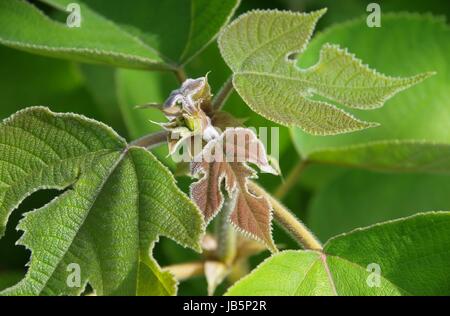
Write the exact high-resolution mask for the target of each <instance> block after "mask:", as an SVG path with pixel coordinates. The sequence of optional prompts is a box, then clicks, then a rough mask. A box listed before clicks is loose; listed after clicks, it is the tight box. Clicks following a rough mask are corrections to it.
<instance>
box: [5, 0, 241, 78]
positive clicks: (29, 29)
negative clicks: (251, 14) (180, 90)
mask: <svg viewBox="0 0 450 316" xmlns="http://www.w3.org/2000/svg"><path fill="white" fill-rule="evenodd" d="M40 1H41V2H43V3H45V4H48V5H50V6H51V7H53V8H54V9H56V10H57V11H58V13H59V14H63V15H69V12H66V8H67V6H68V5H69V4H70V3H72V2H73V1H71V0H40ZM77 4H79V5H80V14H81V26H80V27H73V28H69V27H68V26H67V25H66V24H65V23H62V22H58V21H56V20H52V19H50V18H49V17H47V16H45V15H44V14H43V13H42V12H40V11H39V10H38V9H37V8H36V7H34V6H33V5H32V4H29V3H27V2H25V1H19V0H5V1H2V2H1V4H0V43H2V44H4V45H7V46H10V47H14V48H18V49H22V50H25V51H28V52H32V53H37V54H43V55H47V56H52V57H58V58H66V59H71V60H75V61H80V62H89V63H102V64H108V65H114V66H119V67H127V68H139V69H155V70H164V69H166V70H167V69H174V68H175V67H176V66H177V65H178V64H183V63H186V62H188V61H189V60H190V59H191V58H192V57H193V56H194V55H195V54H197V53H198V52H199V51H201V50H202V49H204V48H205V47H206V46H207V45H208V44H209V43H210V42H211V41H212V40H213V39H214V37H215V36H216V34H217V33H218V32H219V30H220V29H221V27H222V26H223V25H225V24H226V23H227V22H228V20H229V18H230V16H231V15H232V13H233V12H234V10H235V9H236V7H237V6H238V4H239V1H238V0H230V1H218V0H209V1H206V0H191V1H183V2H182V3H180V2H179V1H174V0H171V1H164V3H162V2H161V1H157V0H152V1H141V0H139V1H135V2H134V3H133V5H132V6H129V7H126V8H125V7H124V3H123V1H116V0H114V1H111V0H109V1H95V2H91V3H89V2H86V1H85V2H84V3H83V2H80V1H78V2H77ZM168 21H169V23H168ZM170 21H171V22H170ZM180 21H181V22H180ZM36 25H39V27H35V26H36ZM18 28H19V29H21V30H22V31H21V32H18V31H17V30H18ZM177 33H179V35H178V34H177ZM49 34H51V36H49ZM173 34H177V36H176V37H174V36H173Z"/></svg>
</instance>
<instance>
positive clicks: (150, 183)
mask: <svg viewBox="0 0 450 316" xmlns="http://www.w3.org/2000/svg"><path fill="white" fill-rule="evenodd" d="M0 147H1V150H0V155H1V156H0V234H3V232H4V229H5V226H6V223H7V220H8V217H9V215H10V213H11V212H12V211H13V210H14V209H15V208H16V207H17V205H18V204H19V203H20V202H21V201H23V199H24V198H25V197H26V196H28V195H29V194H31V193H33V192H35V191H37V190H39V189H43V188H54V189H59V190H64V192H63V193H62V194H61V195H60V196H58V197H57V198H56V199H54V200H53V201H51V202H50V203H49V204H47V205H45V206H43V207H42V208H40V209H38V210H34V211H32V212H28V213H27V214H26V215H25V218H24V219H23V220H22V221H21V222H20V224H19V226H18V228H19V229H20V230H22V231H23V232H24V233H23V235H22V237H21V239H20V240H19V244H21V245H23V246H25V247H27V248H28V249H30V250H31V252H32V255H31V260H30V263H29V268H28V272H27V275H26V277H25V278H24V279H23V280H22V281H21V282H19V283H18V284H16V285H15V286H13V287H11V288H9V289H6V290H4V291H3V292H1V294H3V295H75V294H80V293H82V292H83V290H84V288H85V286H86V284H87V283H89V284H90V285H91V286H92V287H93V289H94V290H95V292H96V293H97V294H98V295H150V294H151V295H155V294H159V295H172V294H174V293H175V290H176V282H175V281H174V279H173V277H172V276H171V275H170V274H168V272H164V271H161V268H159V266H158V265H157V263H156V262H155V261H154V259H153V258H152V257H151V256H150V252H151V249H152V248H153V245H154V243H155V242H156V241H157V240H158V236H160V235H162V236H167V237H169V238H171V239H174V240H175V241H177V242H178V243H180V244H181V245H183V246H186V247H190V248H193V249H196V250H200V246H199V239H200V237H201V234H202V232H203V222H202V219H201V215H200V214H199V212H198V209H197V208H196V207H195V205H194V204H193V203H192V202H190V200H189V199H188V198H187V197H186V196H185V195H184V194H183V193H182V192H181V191H180V190H179V189H178V188H177V186H176V185H175V181H174V179H173V177H172V176H171V174H170V173H169V171H168V170H167V169H166V168H165V167H164V166H163V165H162V164H161V163H160V162H159V161H158V160H157V159H156V158H155V157H154V156H153V155H152V154H151V153H150V152H148V151H146V150H144V149H143V148H138V147H133V146H128V145H127V144H126V143H125V141H124V140H123V139H122V138H121V137H120V136H118V135H117V134H116V133H115V132H114V131H113V130H112V129H110V128H109V127H107V126H105V125H103V124H101V123H98V122H96V121H93V120H89V119H86V118H84V117H82V116H78V115H75V114H55V113H52V112H50V111H49V110H48V109H46V108H43V107H32V108H28V109H25V110H23V111H20V112H18V113H17V114H15V115H13V116H12V117H10V118H9V119H6V120H5V121H4V122H3V123H2V124H1V125H0ZM48 245H52V247H48ZM71 264H77V265H79V267H80V269H81V286H79V287H78V286H76V287H71V286H70V285H69V283H67V282H66V281H67V279H68V277H69V276H70V273H71V271H70V269H68V267H69V266H70V265H71Z"/></svg>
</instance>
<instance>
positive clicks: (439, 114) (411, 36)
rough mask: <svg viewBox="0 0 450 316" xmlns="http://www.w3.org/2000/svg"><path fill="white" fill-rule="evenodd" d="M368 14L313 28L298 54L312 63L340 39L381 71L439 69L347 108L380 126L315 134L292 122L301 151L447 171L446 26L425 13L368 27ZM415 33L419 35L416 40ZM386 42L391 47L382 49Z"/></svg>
mask: <svg viewBox="0 0 450 316" xmlns="http://www.w3.org/2000/svg"><path fill="white" fill-rule="evenodd" d="M365 23H366V20H365V18H358V19H356V20H354V21H350V22H348V23H345V24H342V25H339V26H334V27H331V28H329V29H327V30H325V31H324V32H323V33H321V34H320V35H318V36H316V37H315V38H314V39H313V40H312V41H311V43H310V45H309V47H308V49H307V50H306V51H305V54H304V55H303V58H302V59H301V60H299V64H300V65H301V67H310V66H312V65H314V63H315V59H316V56H317V54H318V53H319V51H320V50H321V48H322V47H323V45H324V44H325V43H332V44H333V45H342V46H345V47H348V49H349V50H351V51H352V52H354V53H355V54H357V56H360V57H361V58H363V60H364V61H366V62H368V63H370V65H373V66H374V67H376V68H377V69H379V70H381V71H383V72H386V73H396V74H400V75H404V76H406V75H409V74H411V73H412V72H413V71H414V72H427V71H436V72H437V74H436V75H435V76H433V77H431V78H429V79H427V80H426V81H424V82H423V83H421V84H420V85H417V86H416V87H414V88H413V89H409V90H408V91H404V92H402V93H401V94H399V95H398V96H396V97H395V98H393V99H392V100H391V101H389V106H385V107H383V108H380V109H375V110H373V111H367V112H361V111H350V112H351V113H353V114H357V115H358V116H361V117H362V118H363V119H364V120H369V121H377V122H380V123H381V126H380V127H379V128H376V129H367V130H364V131H361V132H359V133H354V134H351V135H350V134H348V135H338V136H334V137H314V136H311V135H308V134H306V133H304V132H303V131H301V130H300V129H297V128H296V129H292V136H293V139H294V142H295V144H296V147H297V149H298V151H299V152H300V154H301V155H302V156H303V157H305V158H309V157H310V158H311V159H312V160H313V161H318V162H325V163H336V164H344V165H348V166H352V167H359V168H366V169H376V170H387V171H413V172H414V171H415V172H433V173H434V172H445V173H447V172H448V171H449V164H448V157H449V155H448V153H449V148H450V147H449V144H450V130H449V129H448V125H449V123H450V106H449V100H450V90H449V89H448V82H449V76H450V72H449V68H448V59H447V58H446V57H445V56H448V55H449V54H450V42H449V41H448V38H449V36H450V28H449V27H448V24H446V22H445V21H443V20H442V19H440V18H436V17H432V16H430V15H418V14H386V15H384V16H383V27H381V28H377V29H376V30H375V29H370V28H368V27H367V26H366V24H365ZM417 37H420V38H421V39H422V40H421V41H420V42H418V41H417V40H416V38H417ZM380 43H382V45H383V47H389V49H381V47H380V45H381V44H380Z"/></svg>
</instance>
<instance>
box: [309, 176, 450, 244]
mask: <svg viewBox="0 0 450 316" xmlns="http://www.w3.org/2000/svg"><path fill="white" fill-rule="evenodd" d="M448 192H450V177H448V176H443V175H431V174H382V173H374V172H370V171H365V170H349V171H347V172H344V173H343V174H342V175H340V176H338V177H336V178H335V179H333V180H332V181H330V182H329V183H327V184H326V185H325V186H324V187H323V188H321V189H320V190H319V191H318V192H317V193H316V194H315V195H314V197H313V198H312V200H311V201H310V203H309V205H308V209H307V212H306V214H307V215H306V223H307V225H308V227H309V228H310V229H311V230H312V231H313V232H314V233H315V234H316V235H317V236H318V237H319V239H321V240H327V239H328V238H330V237H332V236H335V235H337V234H341V233H344V232H347V231H349V230H351V229H355V228H357V227H363V226H368V225H372V224H375V223H379V222H381V221H386V220H392V219H395V218H399V217H404V216H410V215H413V214H415V213H417V212H419V211H420V212H426V211H432V210H445V211H450V199H449V198H448Z"/></svg>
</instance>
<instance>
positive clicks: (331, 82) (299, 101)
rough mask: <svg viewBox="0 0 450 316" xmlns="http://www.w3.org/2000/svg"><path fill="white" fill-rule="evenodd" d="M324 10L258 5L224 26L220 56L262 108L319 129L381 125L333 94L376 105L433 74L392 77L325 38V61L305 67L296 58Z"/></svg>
mask: <svg viewBox="0 0 450 316" xmlns="http://www.w3.org/2000/svg"><path fill="white" fill-rule="evenodd" d="M324 13H325V10H320V11H315V12H312V13H309V14H305V13H292V12H279V11H253V12H250V13H248V14H244V15H242V16H241V17H239V18H238V19H237V20H236V21H234V22H233V23H231V24H230V25H229V26H228V27H226V28H225V30H224V32H223V33H222V34H221V36H220V38H219V46H220V48H221V52H222V56H223V57H224V59H225V61H226V62H227V64H228V65H229V66H230V68H231V69H232V70H233V73H234V75H233V84H234V86H235V88H236V90H237V91H238V92H239V94H240V95H241V96H242V98H243V99H244V100H245V101H246V103H247V104H248V105H249V106H250V107H251V108H252V109H253V110H255V111H256V112H257V113H259V114H261V115H263V116H265V117H267V118H269V119H271V120H273V121H276V122H278V123H281V124H285V125H289V126H299V127H301V128H302V129H303V130H304V131H305V132H307V133H311V134H314V135H332V134H338V133H346V132H352V131H356V130H361V129H365V128H368V127H374V126H377V124H375V123H368V122H364V121H361V120H358V119H356V118H355V117H354V116H352V115H350V114H348V113H347V112H345V111H343V110H341V109H339V108H337V107H335V106H334V105H333V104H331V103H330V102H329V101H328V100H333V101H335V102H337V103H339V104H342V105H345V106H347V107H349V108H354V109H365V110H368V109H374V108H379V107H382V106H383V104H384V102H385V101H386V100H388V99H389V98H390V97H392V96H393V95H394V94H396V93H397V92H399V91H401V90H404V89H406V88H408V87H410V86H412V85H414V84H416V83H418V82H420V81H422V80H423V79H424V78H426V77H428V76H429V75H430V74H429V73H423V74H420V75H416V76H413V77H405V78H396V77H388V76H385V75H383V74H380V73H378V72H376V71H375V70H372V69H370V68H369V67H368V66H366V65H363V63H362V62H361V61H360V60H358V59H356V58H355V57H354V55H352V54H350V53H349V52H347V51H346V50H345V49H341V48H340V47H338V46H337V45H329V44H325V45H322V48H321V50H320V57H319V61H318V62H317V63H316V64H315V65H314V66H311V67H309V68H306V69H300V68H298V67H296V66H295V58H294V57H296V56H298V55H300V57H299V58H300V59H302V58H303V57H302V53H303V52H304V50H305V48H306V46H307V45H308V42H309V39H310V37H311V34H312V32H313V30H314V27H315V25H316V23H317V21H318V19H319V18H320V17H321V16H322V15H323V14H324Z"/></svg>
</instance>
